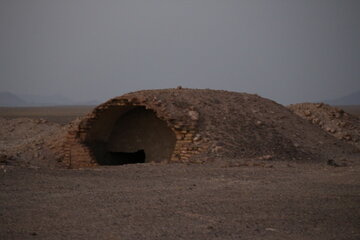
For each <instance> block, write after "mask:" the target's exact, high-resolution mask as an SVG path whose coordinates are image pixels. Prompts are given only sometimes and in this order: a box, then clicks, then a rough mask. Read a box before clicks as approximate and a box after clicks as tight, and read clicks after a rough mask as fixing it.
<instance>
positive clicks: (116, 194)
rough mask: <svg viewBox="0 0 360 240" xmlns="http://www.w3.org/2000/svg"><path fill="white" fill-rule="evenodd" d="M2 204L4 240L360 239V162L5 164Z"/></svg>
mask: <svg viewBox="0 0 360 240" xmlns="http://www.w3.org/2000/svg"><path fill="white" fill-rule="evenodd" d="M90 109H91V108H89V107H56V108H29V109H26V108H14V109H10V108H6V109H5V110H4V108H1V109H0V115H1V117H6V118H15V117H34V118H38V117H41V118H45V119H47V120H49V121H55V122H58V123H66V122H68V121H70V120H71V119H73V118H75V117H77V116H80V115H83V114H85V113H86V112H88V111H90ZM355 111H357V112H359V109H358V108H356V109H355ZM0 202H1V205H0V239H295V240H296V239H299V240H300V239H320V240H321V239H324V240H325V239H326V240H328V239H353V240H358V239H360V207H359V206H360V204H359V203H360V161H358V159H356V158H354V159H347V160H346V165H341V166H340V167H335V166H333V165H328V164H327V163H326V162H317V163H314V162H311V163H309V162H294V161H277V160H276V159H272V160H263V161H259V160H257V161H255V160H254V161H252V160H247V161H245V160H239V161H235V162H234V163H232V162H231V161H226V162H225V161H221V160H218V161H215V162H212V163H203V164H179V163H176V164H175V163H174V164H160V163H158V164H153V163H145V164H132V165H130V164H129V165H122V166H102V167H96V168H91V169H76V170H75V169H72V170H70V169H49V168H38V167H20V166H11V165H1V166H0Z"/></svg>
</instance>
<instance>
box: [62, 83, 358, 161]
mask: <svg viewBox="0 0 360 240" xmlns="http://www.w3.org/2000/svg"><path fill="white" fill-rule="evenodd" d="M139 150H144V152H145V156H146V158H145V162H175V161H178V162H188V161H210V160H211V159H216V158H222V159H223V158H232V159H237V158H252V159H254V158H256V159H271V158H273V159H286V160H313V161H316V160H318V161H321V160H323V159H328V158H330V157H331V158H335V157H336V156H341V155H343V154H344V153H345V154H346V153H354V152H356V151H357V149H356V148H354V147H353V146H351V145H349V144H347V143H344V142H342V141H339V140H338V139H336V138H334V137H333V136H331V135H329V134H327V133H326V132H324V131H323V130H322V129H320V128H318V127H317V126H314V125H313V124H311V123H309V122H308V121H306V120H304V119H302V118H300V117H299V116H297V115H295V114H293V113H292V112H291V111H290V110H289V109H287V108H286V107H284V106H282V105H280V104H277V103H275V102H274V101H271V100H268V99H264V98H261V97H259V96H257V95H252V94H246V93H237V92H228V91H219V90H195V89H163V90H146V91H138V92H133V93H129V94H125V95H123V96H120V97H116V98H113V99H111V100H109V101H107V102H105V103H104V104H102V105H100V106H98V107H97V108H95V109H94V110H93V112H91V113H90V114H89V115H87V116H86V117H85V118H84V119H83V120H82V121H81V122H80V123H79V124H78V125H75V126H74V127H73V128H72V129H71V131H69V134H68V135H67V136H66V141H65V144H64V152H63V156H64V159H63V162H64V163H65V164H66V165H68V166H70V167H85V166H94V165H108V164H110V165H112V164H114V162H115V160H116V159H114V156H122V155H123V154H125V155H126V154H128V153H135V152H137V151H139ZM122 160H124V159H122ZM125 161H126V159H125ZM132 161H134V160H132ZM135 162H136V161H135Z"/></svg>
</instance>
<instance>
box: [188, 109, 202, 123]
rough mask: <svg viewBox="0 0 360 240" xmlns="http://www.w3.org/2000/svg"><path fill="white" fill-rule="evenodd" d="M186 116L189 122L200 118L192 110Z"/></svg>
mask: <svg viewBox="0 0 360 240" xmlns="http://www.w3.org/2000/svg"><path fill="white" fill-rule="evenodd" d="M188 115H189V116H190V118H191V120H193V121H196V120H199V117H200V114H199V113H198V112H197V111H194V110H191V111H189V112H188Z"/></svg>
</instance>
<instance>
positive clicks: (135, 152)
mask: <svg viewBox="0 0 360 240" xmlns="http://www.w3.org/2000/svg"><path fill="white" fill-rule="evenodd" d="M175 143H176V136H175V133H174V132H173V131H172V129H171V128H169V127H168V125H167V123H166V122H165V121H163V120H161V119H159V118H158V117H157V116H156V114H155V112H154V111H152V110H149V109H146V108H145V107H133V106H131V107H113V108H109V109H108V110H106V111H104V112H102V114H100V115H99V116H98V118H97V119H96V121H95V122H94V123H93V125H92V128H91V131H90V133H89V135H88V136H87V139H86V145H87V146H88V147H89V148H90V149H91V152H92V154H94V157H95V159H96V162H97V163H98V164H100V165H121V164H129V163H145V162H165V161H169V160H170V158H171V155H172V153H173V150H174V147H175ZM145 152H146V157H145Z"/></svg>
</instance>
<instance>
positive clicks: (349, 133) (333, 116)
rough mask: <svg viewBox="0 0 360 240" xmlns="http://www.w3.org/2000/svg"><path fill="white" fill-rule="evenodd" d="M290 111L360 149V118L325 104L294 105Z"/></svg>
mask: <svg viewBox="0 0 360 240" xmlns="http://www.w3.org/2000/svg"><path fill="white" fill-rule="evenodd" d="M289 109H290V110H291V111H293V112H294V113H296V114H297V115H299V116H300V117H302V118H304V119H306V120H308V121H310V122H311V123H313V124H315V125H317V126H319V127H321V128H322V129H323V130H325V131H326V132H328V133H329V134H331V135H333V136H334V137H336V138H338V139H340V140H342V141H344V142H347V143H350V144H353V145H354V146H356V147H357V148H359V149H360V118H359V117H357V116H354V115H351V114H349V113H347V112H345V111H344V110H343V109H341V108H337V107H332V106H330V105H327V104H324V103H300V104H293V105H290V106H289Z"/></svg>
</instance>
